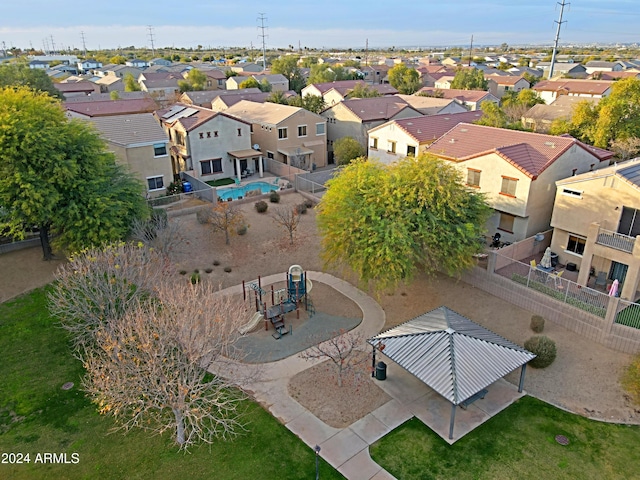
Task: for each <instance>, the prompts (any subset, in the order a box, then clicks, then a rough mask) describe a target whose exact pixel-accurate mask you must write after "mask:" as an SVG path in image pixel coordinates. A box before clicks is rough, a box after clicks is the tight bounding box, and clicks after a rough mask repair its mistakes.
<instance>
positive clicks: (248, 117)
mask: <svg viewBox="0 0 640 480" xmlns="http://www.w3.org/2000/svg"><path fill="white" fill-rule="evenodd" d="M301 110H302V111H304V112H305V114H309V115H313V116H315V115H316V114H314V113H311V112H307V111H306V110H304V109H302V108H300V107H291V106H289V105H281V104H279V103H269V102H266V103H256V102H250V101H248V100H241V101H240V102H238V103H236V104H235V105H233V106H231V107H229V108H228V109H227V110H225V111H224V113H226V114H228V115H231V116H232V117H236V118H239V119H242V120H244V121H246V122H250V123H264V124H271V125H277V124H279V123H280V122H282V121H284V120H286V119H287V118H289V117H291V116H292V115H294V114H296V113H298V112H299V111H301Z"/></svg>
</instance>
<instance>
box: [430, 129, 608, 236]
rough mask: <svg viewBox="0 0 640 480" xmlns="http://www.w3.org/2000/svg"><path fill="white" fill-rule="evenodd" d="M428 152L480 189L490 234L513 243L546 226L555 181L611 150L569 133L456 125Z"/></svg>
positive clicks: (603, 160) (601, 162) (602, 161)
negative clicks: (488, 215)
mask: <svg viewBox="0 0 640 480" xmlns="http://www.w3.org/2000/svg"><path fill="white" fill-rule="evenodd" d="M427 152H428V153H432V154H433V155H435V156H437V157H439V158H441V159H444V160H447V161H450V162H453V163H454V164H455V165H456V166H457V167H458V169H459V170H460V172H461V174H462V176H463V178H464V180H465V182H466V184H467V185H468V186H469V187H470V188H473V189H476V190H478V191H479V192H482V193H484V194H485V196H486V200H487V202H488V203H489V205H490V206H491V207H492V208H493V209H494V210H495V214H494V215H493V216H492V217H491V218H490V219H489V221H488V224H487V229H488V231H489V232H490V233H492V232H495V231H496V230H498V231H499V232H500V233H501V235H502V238H503V239H504V240H505V241H509V242H516V241H519V240H523V239H525V238H527V237H531V236H533V235H535V234H536V233H537V232H541V231H545V230H547V229H549V225H550V220H551V212H552V210H553V200H554V197H555V188H554V185H555V182H556V181H558V180H560V179H564V178H567V177H570V176H572V175H576V174H580V173H584V172H588V171H591V170H596V169H599V168H603V167H605V166H607V165H608V164H609V160H610V159H611V158H612V157H613V153H611V152H608V151H606V150H602V149H599V148H595V147H591V146H588V145H586V144H584V143H582V142H580V141H578V140H576V139H575V138H573V137H570V136H560V137H557V136H551V135H542V134H539V133H530V132H519V131H515V130H507V129H503V128H494V127H485V126H481V125H472V124H468V123H460V124H458V125H456V126H455V127H453V128H452V129H451V130H449V131H448V132H447V133H446V134H444V135H443V136H442V137H440V138H439V139H438V140H436V141H435V142H433V143H432V144H431V145H430V146H429V147H428V149H427Z"/></svg>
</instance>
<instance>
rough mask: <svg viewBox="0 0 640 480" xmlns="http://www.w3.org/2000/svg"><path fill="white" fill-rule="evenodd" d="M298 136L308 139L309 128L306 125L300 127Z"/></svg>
mask: <svg viewBox="0 0 640 480" xmlns="http://www.w3.org/2000/svg"><path fill="white" fill-rule="evenodd" d="M298 136H299V137H306V136H307V126H306V125H298Z"/></svg>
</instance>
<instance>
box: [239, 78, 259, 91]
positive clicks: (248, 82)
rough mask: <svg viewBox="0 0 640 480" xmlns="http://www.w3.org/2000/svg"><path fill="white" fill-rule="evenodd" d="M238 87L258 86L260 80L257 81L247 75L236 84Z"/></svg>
mask: <svg viewBox="0 0 640 480" xmlns="http://www.w3.org/2000/svg"><path fill="white" fill-rule="evenodd" d="M238 88H240V89H245V88H260V82H258V80H256V79H255V78H253V77H249V78H247V79H246V80H244V81H242V82H240V85H238Z"/></svg>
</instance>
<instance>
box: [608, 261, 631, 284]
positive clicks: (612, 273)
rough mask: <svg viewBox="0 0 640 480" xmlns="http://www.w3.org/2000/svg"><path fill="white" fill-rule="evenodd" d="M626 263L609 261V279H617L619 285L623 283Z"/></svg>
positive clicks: (625, 274) (626, 267)
mask: <svg viewBox="0 0 640 480" xmlns="http://www.w3.org/2000/svg"><path fill="white" fill-rule="evenodd" d="M628 268H629V266H628V265H625V264H624V263H618V262H611V268H610V269H609V277H608V278H609V279H610V280H616V279H617V280H618V282H620V285H622V284H623V283H624V279H625V277H626V276H627V269H628Z"/></svg>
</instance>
